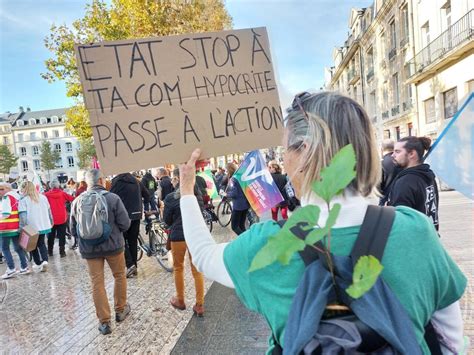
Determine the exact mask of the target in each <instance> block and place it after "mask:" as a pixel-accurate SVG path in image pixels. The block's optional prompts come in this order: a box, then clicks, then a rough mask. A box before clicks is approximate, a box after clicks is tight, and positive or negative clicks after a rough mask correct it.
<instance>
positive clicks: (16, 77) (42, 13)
mask: <svg viewBox="0 0 474 355" xmlns="http://www.w3.org/2000/svg"><path fill="white" fill-rule="evenodd" d="M87 2H88V1H86V0H0V114H2V113H5V112H6V111H10V112H18V108H19V106H23V107H24V108H26V107H30V108H31V110H32V111H40V110H47V109H56V108H63V107H68V106H70V105H71V104H72V103H73V102H72V100H71V99H68V98H67V97H66V89H65V85H64V83H62V82H55V83H52V84H50V83H48V82H47V81H46V80H44V79H43V78H41V73H44V72H45V71H46V69H45V65H44V61H45V60H46V59H48V58H49V57H50V52H49V51H48V50H47V49H46V48H45V47H44V38H45V37H46V36H47V35H48V33H49V30H50V27H51V25H52V24H53V23H54V24H57V25H60V24H66V25H70V24H71V23H72V21H74V20H75V19H78V18H80V17H82V15H83V14H84V7H85V4H86V3H87ZM372 2H373V0H227V1H226V7H227V10H228V11H229V13H230V15H231V16H232V18H233V24H234V28H235V29H240V28H249V27H262V26H265V27H267V31H268V34H269V38H270V47H271V50H272V57H273V60H274V69H275V72H276V74H277V83H278V90H279V93H280V99H281V104H282V107H286V106H287V105H288V104H289V103H290V101H291V98H292V97H293V96H294V94H296V93H298V92H301V91H304V90H312V91H314V90H317V89H319V88H320V87H322V86H323V85H324V68H325V67H330V66H332V65H333V60H332V52H333V49H334V47H339V46H341V45H342V44H343V43H344V41H345V39H346V38H347V33H348V31H349V28H348V22H349V15H350V10H351V8H363V7H367V6H370V5H371V4H372Z"/></svg>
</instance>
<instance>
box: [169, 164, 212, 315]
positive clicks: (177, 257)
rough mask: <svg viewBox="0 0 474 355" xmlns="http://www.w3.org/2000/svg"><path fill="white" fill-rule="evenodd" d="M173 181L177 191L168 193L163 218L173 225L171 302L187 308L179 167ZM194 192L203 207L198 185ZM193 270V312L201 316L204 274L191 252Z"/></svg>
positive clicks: (177, 307) (175, 306)
mask: <svg viewBox="0 0 474 355" xmlns="http://www.w3.org/2000/svg"><path fill="white" fill-rule="evenodd" d="M173 181H176V183H177V184H178V185H177V186H176V191H174V192H172V193H170V194H168V195H167V196H166V199H165V201H164V204H165V208H164V211H163V219H164V221H165V223H166V224H167V225H169V226H171V232H170V236H169V238H170V239H171V253H172V255H173V274H174V283H175V287H176V296H173V297H172V298H171V300H170V304H171V305H172V306H173V307H174V308H176V309H179V310H184V309H186V304H185V303H184V257H185V256H186V251H187V249H188V248H187V245H186V241H185V240H184V232H183V222H182V219H181V209H180V207H179V199H180V192H179V169H175V170H174V171H173ZM194 194H195V195H196V197H197V200H198V203H199V206H200V207H201V209H202V208H203V201H202V196H201V194H200V192H199V190H198V187H197V186H196V185H195V186H194ZM189 261H190V263H191V271H192V274H193V278H194V287H195V289H196V304H195V305H194V306H193V312H194V314H196V315H197V316H199V317H202V316H203V315H204V276H203V275H202V274H201V273H200V272H199V271H197V269H196V268H195V267H194V265H193V262H192V258H191V254H189Z"/></svg>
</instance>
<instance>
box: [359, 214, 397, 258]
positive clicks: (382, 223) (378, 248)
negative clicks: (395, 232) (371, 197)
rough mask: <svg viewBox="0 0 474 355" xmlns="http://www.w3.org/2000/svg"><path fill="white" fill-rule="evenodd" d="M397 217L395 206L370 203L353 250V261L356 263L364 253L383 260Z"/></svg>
mask: <svg viewBox="0 0 474 355" xmlns="http://www.w3.org/2000/svg"><path fill="white" fill-rule="evenodd" d="M394 219H395V208H394V207H380V206H375V205H369V206H368V207H367V212H366V213H365V217H364V221H363V222H362V226H361V227H360V231H359V235H358V236H357V240H356V241H355V243H354V246H353V247H352V251H351V255H350V256H351V258H352V263H353V265H355V264H356V263H357V261H358V260H359V258H360V257H361V256H364V255H372V256H374V257H376V258H377V259H378V260H379V261H382V257H383V252H384V250H385V246H386V245H387V240H388V236H389V234H390V231H391V230H392V225H393V220H394Z"/></svg>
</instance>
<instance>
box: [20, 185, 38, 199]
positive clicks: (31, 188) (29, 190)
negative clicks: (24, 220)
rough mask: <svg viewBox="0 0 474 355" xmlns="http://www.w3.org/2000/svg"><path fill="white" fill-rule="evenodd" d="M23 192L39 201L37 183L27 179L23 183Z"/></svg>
mask: <svg viewBox="0 0 474 355" xmlns="http://www.w3.org/2000/svg"><path fill="white" fill-rule="evenodd" d="M21 192H22V194H23V195H24V196H28V197H29V198H30V199H31V201H33V202H35V203H38V202H39V198H40V197H39V192H38V190H37V189H36V186H35V184H33V183H32V182H31V181H25V182H24V183H23V184H22V185H21Z"/></svg>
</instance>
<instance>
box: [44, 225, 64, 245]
mask: <svg viewBox="0 0 474 355" xmlns="http://www.w3.org/2000/svg"><path fill="white" fill-rule="evenodd" d="M66 227H67V223H63V224H55V225H54V226H53V228H52V229H51V233H49V234H48V251H50V252H51V251H53V248H54V239H56V238H58V239H59V250H64V246H65V245H66Z"/></svg>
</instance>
